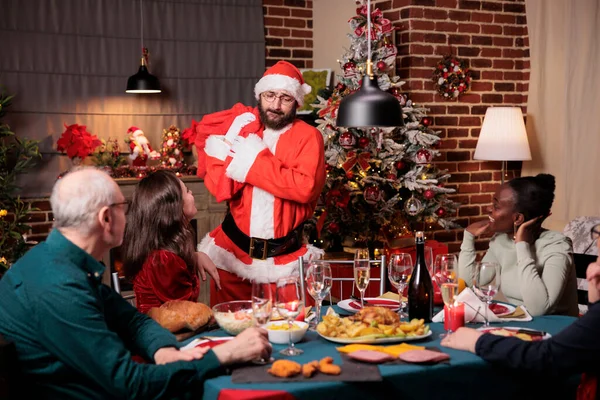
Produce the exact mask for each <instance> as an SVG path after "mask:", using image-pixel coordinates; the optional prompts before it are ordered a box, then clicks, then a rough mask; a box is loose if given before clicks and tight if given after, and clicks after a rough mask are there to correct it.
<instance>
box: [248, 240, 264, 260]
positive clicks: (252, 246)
mask: <svg viewBox="0 0 600 400" xmlns="http://www.w3.org/2000/svg"><path fill="white" fill-rule="evenodd" d="M257 240H262V241H263V251H262V258H259V257H254V255H253V254H254V242H255V241H257ZM250 257H251V258H254V259H256V260H266V259H267V240H266V239H260V238H253V237H250Z"/></svg>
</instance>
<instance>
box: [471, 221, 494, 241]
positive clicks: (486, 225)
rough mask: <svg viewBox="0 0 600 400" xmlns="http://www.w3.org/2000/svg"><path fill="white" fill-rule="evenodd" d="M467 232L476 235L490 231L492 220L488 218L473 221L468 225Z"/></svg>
mask: <svg viewBox="0 0 600 400" xmlns="http://www.w3.org/2000/svg"><path fill="white" fill-rule="evenodd" d="M467 232H469V233H470V234H471V235H473V236H475V237H478V236H480V235H483V234H486V233H490V232H491V231H490V220H489V219H486V220H483V221H478V222H473V223H472V224H471V225H469V226H467Z"/></svg>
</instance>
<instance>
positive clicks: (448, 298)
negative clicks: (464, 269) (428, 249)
mask: <svg viewBox="0 0 600 400" xmlns="http://www.w3.org/2000/svg"><path fill="white" fill-rule="evenodd" d="M434 277H435V278H434V279H435V281H436V283H437V284H438V286H439V288H440V292H441V293H442V300H443V301H444V305H445V306H446V307H447V309H448V312H447V315H448V318H450V316H451V314H452V310H451V309H452V307H453V306H454V300H455V298H456V296H457V295H458V260H457V259H456V256H455V255H453V254H438V256H437V257H436V262H435V269H434ZM446 326H447V327H448V330H447V331H446V333H442V334H440V338H444V337H446V336H447V335H449V334H451V333H452V329H451V328H450V326H451V324H450V321H446Z"/></svg>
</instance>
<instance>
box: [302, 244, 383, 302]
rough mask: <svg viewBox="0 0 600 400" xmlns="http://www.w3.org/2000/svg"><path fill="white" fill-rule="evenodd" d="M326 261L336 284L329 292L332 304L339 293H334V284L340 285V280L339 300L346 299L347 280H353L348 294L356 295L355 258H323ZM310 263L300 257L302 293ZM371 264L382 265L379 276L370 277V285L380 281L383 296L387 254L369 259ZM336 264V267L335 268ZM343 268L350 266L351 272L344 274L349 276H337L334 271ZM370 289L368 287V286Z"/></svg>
mask: <svg viewBox="0 0 600 400" xmlns="http://www.w3.org/2000/svg"><path fill="white" fill-rule="evenodd" d="M323 261H324V262H327V263H329V264H330V265H331V266H332V268H331V273H332V281H333V283H334V285H332V290H331V291H330V292H329V302H330V303H331V304H333V296H335V295H337V293H335V294H334V293H333V291H334V290H333V288H334V286H338V285H335V282H339V298H338V299H339V300H344V299H345V298H346V297H344V293H345V291H344V286H346V287H347V285H344V283H345V282H351V285H352V290H351V291H349V293H346V296H351V295H354V289H355V288H356V286H355V285H354V271H353V270H352V269H353V268H354V260H335V259H327V260H323ZM307 264H308V262H307V261H305V260H304V259H303V258H302V257H298V271H299V273H300V288H301V289H302V293H303V294H304V293H305V290H306V288H305V283H306V271H305V268H306V265H307ZM369 265H370V266H371V268H373V267H380V268H379V277H374V276H371V278H370V279H369V286H370V285H371V283H372V282H373V281H375V282H378V283H379V291H378V293H379V296H381V295H382V294H384V293H385V286H386V285H385V283H386V274H387V268H386V256H385V255H382V256H381V258H377V259H374V260H369ZM334 266H335V267H336V268H334ZM341 268H349V269H350V272H351V273H350V274H344V275H349V276H335V273H334V271H341ZM367 289H368V288H367Z"/></svg>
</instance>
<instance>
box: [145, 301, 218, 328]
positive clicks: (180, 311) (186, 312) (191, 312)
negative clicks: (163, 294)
mask: <svg viewBox="0 0 600 400" xmlns="http://www.w3.org/2000/svg"><path fill="white" fill-rule="evenodd" d="M148 316H149V317H150V318H152V319H153V320H155V321H156V322H158V323H159V324H160V325H161V326H162V327H163V328H165V329H168V330H169V331H170V332H173V333H175V332H179V331H182V330H184V329H188V330H190V331H192V332H194V331H196V330H198V329H199V328H201V327H203V326H204V325H206V324H207V323H208V322H209V321H210V319H211V318H212V310H211V309H210V307H208V306H207V305H206V304H202V303H195V302H193V301H187V300H171V301H167V302H166V303H164V304H163V305H162V306H160V307H154V308H151V309H150V311H148Z"/></svg>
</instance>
